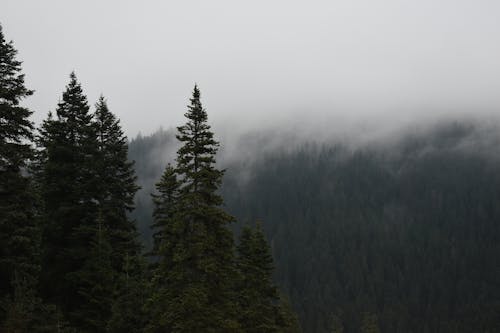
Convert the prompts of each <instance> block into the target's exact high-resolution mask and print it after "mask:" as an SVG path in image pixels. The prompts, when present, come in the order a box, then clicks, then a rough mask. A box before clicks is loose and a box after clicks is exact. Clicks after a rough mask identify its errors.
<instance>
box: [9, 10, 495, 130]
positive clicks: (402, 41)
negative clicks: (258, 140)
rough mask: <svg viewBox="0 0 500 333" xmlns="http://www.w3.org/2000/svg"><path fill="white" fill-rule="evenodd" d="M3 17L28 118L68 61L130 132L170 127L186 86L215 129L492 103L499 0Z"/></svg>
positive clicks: (63, 77) (39, 109)
mask: <svg viewBox="0 0 500 333" xmlns="http://www.w3.org/2000/svg"><path fill="white" fill-rule="evenodd" d="M0 23H1V24H2V25H3V30H4V34H5V36H6V38H7V39H12V40H14V43H15V47H16V48H17V49H18V50H19V54H18V58H19V59H20V60H23V61H24V64H23V68H24V72H25V73H26V81H27V85H28V86H29V87H30V88H32V89H35V90H36V93H35V95H34V96H33V97H31V98H29V100H27V101H26V103H25V104H26V105H28V106H29V107H31V108H32V109H33V110H35V111H36V114H35V116H34V119H35V120H36V121H37V122H39V121H40V120H41V119H44V118H45V117H46V114H47V112H48V111H49V110H55V107H56V104H57V102H58V100H59V98H60V96H61V93H62V91H63V90H64V87H65V85H66V84H67V82H68V75H69V73H70V72H71V71H72V70H75V71H76V74H77V76H78V78H79V79H80V81H81V82H82V84H83V88H84V90H85V92H86V93H87V95H88V97H89V102H90V103H91V104H92V105H93V104H94V103H95V101H96V100H97V97H98V96H99V94H100V93H103V94H104V95H105V96H106V97H107V98H108V102H109V105H110V108H111V110H112V111H113V112H114V113H115V114H117V115H118V116H119V117H120V118H121V121H122V125H123V127H124V128H125V130H126V132H127V133H128V134H129V135H135V134H136V133H137V132H139V131H141V132H142V133H150V132H152V131H154V130H155V129H157V128H158V127H159V126H163V127H165V128H168V127H171V126H176V125H178V124H179V123H180V122H181V121H182V117H183V113H184V112H185V105H186V104H187V103H188V98H189V95H190V93H191V90H192V87H193V85H194V83H195V82H197V83H198V84H199V86H200V88H201V91H202V98H203V102H204V105H205V107H206V109H207V111H208V113H209V117H210V118H211V119H212V120H213V121H214V122H215V123H216V125H217V126H218V127H219V128H222V127H224V125H228V124H229V125H231V126H226V127H231V128H251V127H256V126H261V125H263V124H264V125H269V123H272V124H275V123H277V122H278V121H284V120H286V121H289V120H290V119H295V120H299V123H300V122H305V123H309V125H310V126H313V127H314V126H315V124H318V125H322V126H323V127H325V123H328V122H329V121H332V122H335V121H336V120H338V119H339V118H349V119H364V118H372V119H379V120H383V121H384V122H387V120H392V119H393V118H391V117H393V116H394V115H398V117H399V118H418V117H420V116H421V115H422V114H425V115H426V116H427V115H432V114H435V113H447V114H455V113H461V112H469V113H474V112H490V113H491V112H493V113H495V112H498V113H500V1H496V0H419V1H415V0H385V1H381V0H342V1H340V0H331V1H311V0H309V1H305V0H304V1H290V0H289V1H278V0H267V1H260V0H254V1H240V0H226V1H219V0H210V1H207V0H204V1H203V0H199V1H191V0H183V1H168V0H163V1H152V0H143V1H138V0H137V1H123V0H121V1H119V0H115V1H111V0H106V1H105V0H101V1H96V0H92V1H88V0H86V1H73V0H58V1H55V0H46V1H39V0H32V1H25V0H1V1H0ZM311 124H312V125H311Z"/></svg>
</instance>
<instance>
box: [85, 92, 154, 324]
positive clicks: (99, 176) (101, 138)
mask: <svg viewBox="0 0 500 333" xmlns="http://www.w3.org/2000/svg"><path fill="white" fill-rule="evenodd" d="M94 124H95V127H96V132H97V142H98V151H97V157H96V159H95V167H96V178H95V180H96V182H97V188H98V189H99V190H98V196H97V201H98V207H99V212H100V213H101V214H102V215H101V217H102V224H103V227H104V229H105V230H106V234H107V235H108V237H107V241H108V245H109V250H110V252H109V254H110V257H109V258H110V260H111V261H110V265H111V266H110V270H109V271H108V272H107V274H108V275H110V276H111V277H112V279H113V282H114V288H113V290H112V291H110V292H109V293H110V294H111V293H112V294H113V295H114V302H113V303H112V304H113V305H111V304H109V303H108V302H104V304H106V305H109V306H108V307H107V311H103V312H102V313H109V316H108V319H110V320H111V321H110V322H109V325H108V328H109V329H110V330H112V331H115V332H117V331H124V330H126V331H133V332H134V331H137V330H138V329H139V327H140V326H141V325H144V322H145V319H144V317H145V314H144V313H143V312H142V307H143V305H144V303H143V302H142V301H143V299H144V298H145V294H144V290H145V281H144V278H145V276H144V273H145V271H144V269H145V264H144V262H143V261H144V260H143V258H142V257H141V245H140V243H139V240H138V232H137V228H136V224H135V221H133V220H131V219H130V218H129V217H128V214H127V213H128V212H130V211H131V210H132V209H133V207H134V202H133V200H134V195H135V193H136V192H137V190H138V188H139V187H138V186H137V185H136V184H135V180H136V177H135V173H134V169H133V163H132V162H129V161H128V156H127V155H128V142H127V138H126V136H125V135H124V133H123V131H122V129H121V126H120V123H119V120H118V119H117V118H116V117H115V115H114V114H113V113H111V112H110V111H109V108H108V106H107V103H106V100H105V99H104V97H103V96H101V97H100V98H99V101H98V102H97V104H96V112H95V122H94ZM103 273H104V272H103ZM103 278H104V277H103ZM103 291H104V290H103ZM101 305H102V304H101ZM111 308H112V311H111V312H110V310H111ZM103 310H104V309H103ZM100 327H101V328H102V329H103V328H105V327H106V325H104V326H100Z"/></svg>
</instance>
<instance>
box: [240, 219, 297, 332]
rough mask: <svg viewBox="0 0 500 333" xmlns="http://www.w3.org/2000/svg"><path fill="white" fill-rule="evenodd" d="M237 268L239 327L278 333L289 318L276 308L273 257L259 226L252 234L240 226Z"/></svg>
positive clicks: (249, 330) (277, 301) (248, 229)
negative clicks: (238, 274)
mask: <svg viewBox="0 0 500 333" xmlns="http://www.w3.org/2000/svg"><path fill="white" fill-rule="evenodd" d="M237 267H238V270H239V273H240V274H241V281H240V284H239V286H238V287H239V288H238V290H239V295H238V296H239V297H238V299H239V302H240V323H241V326H242V328H243V329H244V330H245V331H246V332H281V331H285V329H286V328H288V327H290V326H291V325H292V322H289V321H292V318H289V316H286V317H287V318H285V313H284V310H285V309H281V308H280V297H279V294H278V290H277V288H276V287H275V286H274V284H273V282H272V272H273V268H274V266H273V257H272V255H271V251H270V249H269V246H268V244H267V242H266V239H265V237H264V233H263V232H262V229H261V226H260V224H258V226H257V228H256V229H255V230H252V229H251V228H250V227H249V226H248V225H247V226H244V227H243V229H242V231H241V235H240V242H239V244H238V260H237Z"/></svg>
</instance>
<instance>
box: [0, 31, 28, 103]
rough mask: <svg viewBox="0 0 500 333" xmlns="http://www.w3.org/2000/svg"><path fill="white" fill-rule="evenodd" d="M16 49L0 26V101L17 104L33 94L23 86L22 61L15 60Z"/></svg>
mask: <svg viewBox="0 0 500 333" xmlns="http://www.w3.org/2000/svg"><path fill="white" fill-rule="evenodd" d="M16 55H17V50H16V49H15V48H14V43H13V42H12V41H10V42H7V41H6V40H5V38H4V35H3V32H2V27H1V26H0V83H1V87H0V101H1V100H3V101H4V102H7V103H9V104H10V105H18V104H19V101H20V100H21V99H23V98H25V97H27V96H30V95H32V94H33V90H29V89H27V88H26V87H25V86H24V74H21V64H22V62H21V61H19V60H16Z"/></svg>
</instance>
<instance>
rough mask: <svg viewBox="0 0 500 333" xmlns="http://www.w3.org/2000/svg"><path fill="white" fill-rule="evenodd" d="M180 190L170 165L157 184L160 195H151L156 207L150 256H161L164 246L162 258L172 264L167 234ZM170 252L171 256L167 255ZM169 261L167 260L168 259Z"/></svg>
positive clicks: (169, 240) (173, 169) (174, 171)
mask: <svg viewBox="0 0 500 333" xmlns="http://www.w3.org/2000/svg"><path fill="white" fill-rule="evenodd" d="M178 189H179V182H178V181H177V175H176V170H175V168H174V167H173V166H172V165H171V164H170V163H168V164H167V167H166V168H165V171H164V172H163V175H162V177H161V179H160V181H159V182H158V183H157V184H156V190H157V192H158V194H154V193H153V194H151V196H152V198H153V203H154V205H155V208H154V211H153V225H152V226H151V228H152V229H153V249H152V250H151V253H150V255H151V256H153V257H157V256H159V255H160V246H163V250H162V256H163V261H164V262H172V258H171V254H172V253H171V249H169V250H167V249H166V247H168V246H170V245H172V244H170V243H169V242H171V239H170V237H167V234H168V233H169V232H170V230H171V228H170V226H169V225H168V223H169V222H170V221H172V219H173V216H174V213H175V204H176V199H177V191H178ZM167 252H169V255H167ZM167 257H168V258H169V259H168V260H165V259H166V258H167Z"/></svg>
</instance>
